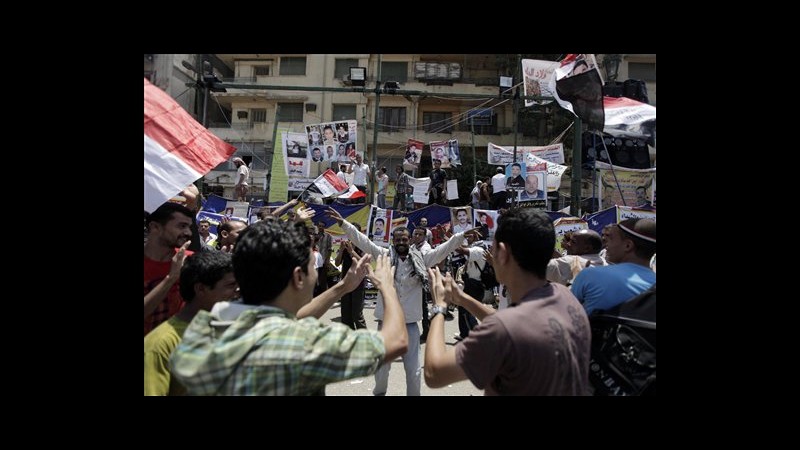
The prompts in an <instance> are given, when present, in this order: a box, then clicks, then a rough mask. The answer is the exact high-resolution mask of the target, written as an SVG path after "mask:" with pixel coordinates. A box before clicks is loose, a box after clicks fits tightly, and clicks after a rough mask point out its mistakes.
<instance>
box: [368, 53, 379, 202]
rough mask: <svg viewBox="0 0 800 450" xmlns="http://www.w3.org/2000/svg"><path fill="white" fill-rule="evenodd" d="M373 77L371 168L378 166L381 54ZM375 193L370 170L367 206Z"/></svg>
mask: <svg viewBox="0 0 800 450" xmlns="http://www.w3.org/2000/svg"><path fill="white" fill-rule="evenodd" d="M376 73H377V75H376V77H375V126H374V128H373V134H372V167H373V168H374V167H375V166H376V165H377V164H378V108H379V107H380V104H381V54H380V53H378V68H377V69H376ZM374 193H375V177H374V176H373V174H372V168H370V177H369V197H367V204H368V205H371V204H372V198H371V197H372V195H373V194H374Z"/></svg>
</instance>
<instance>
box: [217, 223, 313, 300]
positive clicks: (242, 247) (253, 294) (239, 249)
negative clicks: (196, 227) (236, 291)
mask: <svg viewBox="0 0 800 450" xmlns="http://www.w3.org/2000/svg"><path fill="white" fill-rule="evenodd" d="M233 270H234V273H235V274H236V281H237V282H238V283H239V288H240V290H241V293H242V300H243V302H244V303H246V304H249V305H259V304H262V303H269V302H272V301H273V300H275V298H276V297H278V296H279V295H280V294H281V293H282V292H283V291H284V290H285V289H287V288H290V289H295V290H296V291H297V294H298V296H299V299H300V300H301V303H300V306H302V305H303V304H305V303H308V302H309V301H311V296H312V293H313V289H314V285H315V284H316V282H317V271H316V270H314V267H313V258H311V240H310V237H309V234H308V230H307V229H306V226H305V224H302V223H296V222H284V221H280V220H269V221H262V222H256V223H254V224H253V225H251V226H249V227H247V229H246V230H245V231H244V232H243V233H242V234H241V235H240V236H239V241H238V242H237V243H236V248H235V249H234V251H233ZM266 274H269V276H266Z"/></svg>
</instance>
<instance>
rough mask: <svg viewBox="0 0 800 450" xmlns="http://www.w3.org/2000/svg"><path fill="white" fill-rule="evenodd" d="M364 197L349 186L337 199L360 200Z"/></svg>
mask: <svg viewBox="0 0 800 450" xmlns="http://www.w3.org/2000/svg"><path fill="white" fill-rule="evenodd" d="M366 196H367V194H365V193H363V192H361V191H360V190H359V189H358V188H357V187H355V185H352V186H350V188H348V189H347V192H345V193H344V194H341V195H340V196H339V198H349V199H353V198H361V197H366Z"/></svg>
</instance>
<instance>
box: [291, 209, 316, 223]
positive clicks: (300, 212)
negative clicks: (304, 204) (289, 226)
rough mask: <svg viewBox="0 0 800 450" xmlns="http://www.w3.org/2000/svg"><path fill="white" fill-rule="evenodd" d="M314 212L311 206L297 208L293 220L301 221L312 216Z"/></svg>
mask: <svg viewBox="0 0 800 450" xmlns="http://www.w3.org/2000/svg"><path fill="white" fill-rule="evenodd" d="M316 214H317V212H316V211H314V210H313V209H311V208H297V215H296V216H295V221H296V222H303V221H306V220H308V219H310V218H312V217H314V215H316Z"/></svg>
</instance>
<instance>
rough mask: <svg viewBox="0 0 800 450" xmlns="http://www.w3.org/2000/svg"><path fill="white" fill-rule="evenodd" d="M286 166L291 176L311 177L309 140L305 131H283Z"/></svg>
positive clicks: (288, 174) (287, 173) (287, 172)
mask: <svg viewBox="0 0 800 450" xmlns="http://www.w3.org/2000/svg"><path fill="white" fill-rule="evenodd" d="M282 139H283V149H284V155H283V156H284V157H283V161H284V168H285V169H286V175H287V176H288V177H289V178H290V179H291V178H308V177H309V158H308V140H307V138H306V136H305V135H304V134H303V133H291V132H289V133H282Z"/></svg>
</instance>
